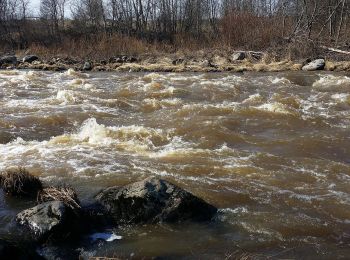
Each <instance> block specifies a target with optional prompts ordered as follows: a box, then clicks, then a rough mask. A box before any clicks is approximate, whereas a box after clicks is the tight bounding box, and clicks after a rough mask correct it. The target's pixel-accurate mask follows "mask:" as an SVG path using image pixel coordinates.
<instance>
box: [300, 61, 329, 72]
mask: <svg viewBox="0 0 350 260" xmlns="http://www.w3.org/2000/svg"><path fill="white" fill-rule="evenodd" d="M325 66H326V62H325V60H324V59H317V60H314V61H311V62H309V63H308V64H306V65H305V66H303V68H302V70H305V71H314V70H323V69H324V67H325Z"/></svg>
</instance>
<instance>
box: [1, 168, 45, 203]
mask: <svg viewBox="0 0 350 260" xmlns="http://www.w3.org/2000/svg"><path fill="white" fill-rule="evenodd" d="M0 186H1V188H2V189H3V190H4V192H5V193H6V194H7V195H11V196H18V197H35V196H37V194H38V192H39V191H40V190H42V188H43V185H42V183H41V181H40V179H39V178H38V177H35V176H33V175H31V174H30V173H29V172H28V171H27V170H26V169H25V168H23V167H18V168H16V169H8V170H5V171H3V172H1V174H0Z"/></svg>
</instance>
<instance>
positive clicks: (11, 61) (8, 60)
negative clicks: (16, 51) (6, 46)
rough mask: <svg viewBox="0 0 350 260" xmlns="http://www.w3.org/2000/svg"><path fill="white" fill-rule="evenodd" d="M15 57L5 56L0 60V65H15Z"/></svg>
mask: <svg viewBox="0 0 350 260" xmlns="http://www.w3.org/2000/svg"><path fill="white" fill-rule="evenodd" d="M16 63H17V57H16V56H14V55H7V56H3V57H1V58H0V65H3V64H16Z"/></svg>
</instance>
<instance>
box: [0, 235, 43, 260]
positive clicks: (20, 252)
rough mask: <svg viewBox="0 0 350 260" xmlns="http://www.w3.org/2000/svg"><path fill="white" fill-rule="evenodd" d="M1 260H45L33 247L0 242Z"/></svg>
mask: <svg viewBox="0 0 350 260" xmlns="http://www.w3.org/2000/svg"><path fill="white" fill-rule="evenodd" d="M0 259H14V260H15V259H23V260H24V259H33V260H36V259H44V258H42V257H41V256H39V255H38V254H37V253H36V252H35V250H34V248H33V247H29V246H28V247H27V246H24V245H22V247H20V246H19V245H16V244H14V243H10V242H8V241H4V240H2V239H1V240H0Z"/></svg>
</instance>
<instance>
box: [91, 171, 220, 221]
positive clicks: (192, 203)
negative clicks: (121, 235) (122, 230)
mask: <svg viewBox="0 0 350 260" xmlns="http://www.w3.org/2000/svg"><path fill="white" fill-rule="evenodd" d="M96 199H97V201H98V202H100V203H101V204H102V205H103V206H104V207H105V208H106V210H107V212H108V214H110V215H111V217H112V218H113V219H114V221H115V222H117V223H126V224H131V223H156V222H178V221H187V220H191V221H208V220H211V219H212V217H213V216H214V215H215V213H216V212H217V209H216V208H215V207H214V206H212V205H210V204H208V203H206V202H205V201H204V200H202V199H200V198H198V197H196V196H194V195H192V194H191V193H189V192H187V191H185V190H183V189H181V188H180V187H178V186H176V185H174V184H171V183H169V182H167V181H165V180H161V179H157V178H147V179H145V180H143V181H140V182H136V183H132V184H130V185H127V186H124V187H111V188H108V189H105V190H103V191H102V192H100V193H99V194H98V195H97V196H96Z"/></svg>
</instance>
